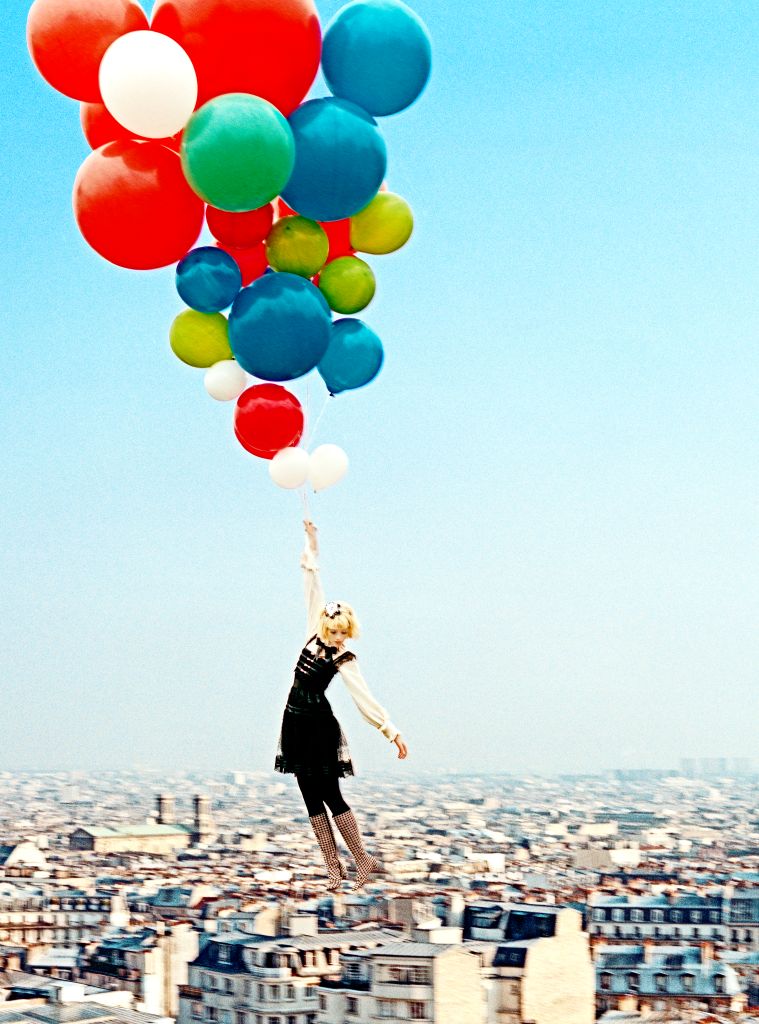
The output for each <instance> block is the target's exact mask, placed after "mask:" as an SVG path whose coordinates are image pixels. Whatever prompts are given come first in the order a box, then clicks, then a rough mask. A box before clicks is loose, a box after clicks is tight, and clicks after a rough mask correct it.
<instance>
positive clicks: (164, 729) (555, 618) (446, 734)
mask: <svg viewBox="0 0 759 1024" xmlns="http://www.w3.org/2000/svg"><path fill="white" fill-rule="evenodd" d="M318 6H319V10H320V14H321V17H322V22H323V23H326V21H327V20H328V19H329V17H330V16H331V14H332V13H333V12H334V11H335V10H336V9H337V8H338V7H339V6H341V3H340V2H339V0H323V2H320V3H319V5H318ZM414 6H415V8H416V9H417V10H418V11H419V13H420V15H421V16H422V17H423V18H424V19H425V21H426V22H427V24H428V26H429V28H430V32H431V35H432V38H433V47H434V64H433V76H432V79H431V82H430V85H429V88H428V90H427V92H426V93H425V94H424V96H423V97H422V99H421V100H420V101H419V103H417V104H416V105H415V106H413V107H412V108H411V109H410V110H409V111H407V112H406V113H405V114H404V115H403V116H402V117H399V118H388V119H385V120H383V122H382V129H383V131H384V133H385V135H386V137H387V139H388V144H389V150H390V152H391V154H392V159H391V164H390V167H389V170H388V181H389V184H390V187H392V188H393V189H396V190H397V191H398V192H400V193H401V194H403V195H404V196H405V197H406V198H407V199H408V200H409V202H410V203H411V205H412V207H413V209H414V211H415V214H416V228H415V234H414V236H413V237H412V239H411V242H410V243H409V245H408V247H407V248H406V249H404V250H402V251H401V252H399V253H398V254H396V255H394V256H391V257H388V258H386V259H382V260H377V261H376V263H375V270H376V272H377V277H378V295H377V298H376V300H375V302H374V303H373V304H372V305H371V306H370V307H369V308H368V309H367V311H366V314H365V319H366V321H367V322H368V323H369V324H370V325H371V326H372V327H374V328H375V329H376V330H377V331H378V333H379V334H380V335H381V336H382V338H383V341H384V344H385V349H386V354H387V359H386V364H385V367H384V368H383V371H382V373H381V375H380V376H379V377H378V378H377V380H376V381H375V382H373V384H372V385H370V386H369V387H367V388H366V389H364V390H362V391H361V392H360V394H356V395H344V396H338V397H337V398H335V399H331V400H330V401H329V405H328V407H327V409H326V412H325V415H324V418H323V419H322V420H321V423H320V425H319V429H318V434H317V440H318V442H327V441H332V442H335V443H338V444H341V445H342V446H343V447H344V448H345V449H346V450H347V452H348V454H349V456H350V457H351V471H350V473H349V474H348V476H347V477H346V479H345V480H344V481H342V482H341V483H340V484H339V485H338V487H336V488H335V489H334V490H333V491H329V492H327V493H325V494H323V495H317V496H315V497H314V498H312V500H311V506H310V509H311V513H312V515H313V517H314V518H315V520H316V521H317V524H318V525H319V527H320V533H321V546H322V562H323V575H324V582H325V588H326V591H327V595H328V598H330V599H332V598H335V599H339V598H345V599H347V600H350V601H351V603H352V604H353V605H354V606H355V607H356V609H357V611H358V614H359V618H360V619H361V621H362V624H363V626H364V636H363V637H362V638H361V640H360V641H359V643H358V645H357V647H356V650H357V652H358V654H359V658H360V661H361V664H362V668H363V671H364V673H365V676H366V679H367V681H368V683H369V686H370V687H371V689H372V692H373V693H374V694H375V695H376V697H377V698H378V699H379V700H380V701H381V703H382V704H383V705H384V706H385V707H386V708H387V709H388V711H389V714H390V716H391V717H392V719H393V721H394V722H395V723H396V725H397V726H398V728H399V729H400V730H401V735H402V736H403V738H404V740H405V741H406V742H407V744H408V746H409V757H408V759H407V760H406V761H405V762H403V763H401V762H399V761H397V760H396V759H395V756H394V755H395V750H394V748H393V747H392V746H389V745H387V744H386V743H385V742H384V741H383V740H382V739H381V738H380V737H377V736H376V735H374V733H373V731H372V730H371V729H369V728H368V727H367V726H366V723H364V722H363V720H362V719H361V718H360V716H359V715H358V713H357V711H356V709H355V707H354V706H353V704H352V702H351V701H350V698H349V696H348V694H347V693H346V692H345V691H344V690H343V689H341V688H340V683H339V680H338V681H336V682H335V683H333V684H332V686H331V688H330V691H329V696H330V699H331V700H332V702H333V705H334V707H335V711H336V714H337V716H338V718H340V720H341V722H342V723H343V724H344V726H345V730H346V733H347V735H348V738H349V741H350V746H351V752H352V754H353V756H354V761H355V763H356V768H357V773H358V776H359V780H360V776H361V775H362V774H363V773H370V772H379V771H381V772H388V773H393V774H394V776H395V777H396V778H397V779H398V780H399V781H400V780H403V779H404V778H406V777H408V776H407V773H409V772H412V771H414V772H415V771H422V772H424V771H429V772H435V771H449V770H450V771H455V772H458V773H471V772H477V771H481V772H483V773H488V772H491V771H509V772H522V771H550V772H553V773H561V772H568V771H592V770H593V769H594V768H596V767H598V766H601V767H602V768H604V769H607V768H608V769H613V768H635V767H639V766H646V765H650V766H656V767H663V768H667V767H669V766H672V765H676V764H677V763H678V762H679V759H680V758H688V757H701V756H715V757H721V756H727V757H750V756H751V755H752V754H753V753H754V750H755V746H756V724H755V723H756V720H757V710H759V709H758V708H757V698H756V666H757V665H759V631H757V630H756V608H757V607H759V573H757V571H756V568H757V564H759V561H758V556H759V521H758V520H757V516H756V508H757V495H758V494H759V458H757V456H759V427H758V426H757V425H758V424H759V415H757V413H759V402H758V400H757V394H759V389H758V388H757V381H758V380H759V349H758V348H757V346H756V342H755V339H756V336H757V327H758V326H759V323H758V310H757V303H756V282H755V276H756V275H755V272H754V267H755V259H756V257H755V250H756V233H757V232H756V225H757V224H759V162H757V160H756V156H755V153H756V145H755V136H756V135H757V132H759V123H758V122H757V114H756V111H757V110H759V74H757V70H756V62H755V59H754V54H755V51H756V45H757V44H759V16H758V15H757V14H756V12H754V11H752V10H747V9H741V8H739V7H735V6H728V5H721V6H719V13H718V12H717V10H716V9H715V6H714V5H713V4H711V3H708V2H707V0H697V2H695V3H693V4H689V5H687V8H686V7H684V6H683V7H681V8H678V7H677V5H676V6H675V7H674V8H671V9H663V8H661V5H657V4H655V3H653V2H646V3H642V4H622V5H617V6H616V7H615V8H614V9H610V8H607V7H605V5H603V4H601V3H597V2H593V3H590V4H586V3H580V2H570V3H567V4H564V5H562V6H561V9H556V6H555V5H552V4H550V3H548V2H547V0H543V2H537V3H534V4H530V5H527V4H515V5H509V6H508V7H507V8H506V9H499V11H498V14H497V17H494V15H493V7H492V5H489V4H487V3H485V2H484V0H477V2H476V3H474V4H473V5H470V7H469V8H467V11H466V15H465V16H462V11H461V8H459V7H454V6H452V5H447V4H442V5H441V4H435V3H433V2H432V0H419V2H418V3H415V4H414ZM28 7H29V4H28V2H26V0H10V2H9V3H8V5H7V17H6V23H5V25H4V27H3V34H2V47H3V56H4V60H3V61H2V66H1V67H0V74H1V75H2V89H3V93H4V95H6V96H8V97H13V103H12V104H10V103H9V104H7V106H6V109H5V111H4V114H3V117H4V124H5V125H6V126H7V142H8V144H7V145H6V146H4V147H3V152H2V154H0V161H2V164H1V166H2V171H3V180H4V182H5V183H6V188H5V190H4V194H3V198H2V200H0V202H2V205H3V217H2V230H3V231H4V241H5V244H4V246H3V250H2V256H0V259H2V265H3V274H4V282H5V286H6V315H5V323H6V331H5V332H4V333H5V345H4V370H3V374H2V375H1V376H0V432H1V433H2V436H3V439H4V441H3V447H2V449H1V451H0V476H1V477H2V481H3V484H2V495H1V499H0V500H1V501H2V507H3V520H4V530H3V536H2V539H1V540H0V573H1V574H2V578H3V586H2V588H1V596H0V675H1V677H2V683H0V692H2V696H3V708H4V710H5V712H6V714H5V716H4V719H5V723H6V728H5V729H4V730H3V745H2V750H0V771H4V770H17V769H21V768H22V767H40V768H41V769H42V770H45V769H48V768H51V767H52V766H56V767H57V768H59V769H60V770H65V769H66V768H67V767H68V768H71V767H74V768H82V769H106V768H108V767H109V766H122V765H127V764H134V763H142V764H149V765H155V767H156V770H164V771H165V770H169V769H171V768H172V767H174V766H176V767H180V766H188V767H189V766H196V767H197V768H198V769H199V770H201V771H202V770H206V769H208V768H210V767H212V766H215V765H218V764H219V763H220V762H223V763H225V764H227V763H229V765H230V768H239V769H241V770H246V771H251V770H266V769H268V768H271V767H272V766H273V759H274V752H275V747H276V738H277V733H278V730H279V725H280V721H281V715H282V708H283V705H284V700H285V698H286V694H287V689H288V686H289V684H290V679H291V674H292V668H293V665H294V662H295V659H296V657H297V653H298V650H299V647H300V645H301V643H302V640H303V631H304V628H305V626H304V611H303V608H302V600H301V581H300V578H299V567H298V559H299V554H300V548H301V543H302V537H301V530H302V528H301V523H300V520H301V518H302V507H301V504H300V499H299V497H298V496H297V495H292V494H286V493H284V492H282V491H279V490H277V489H276V488H275V487H274V486H273V484H271V482H270V480H269V478H268V474H267V472H266V467H265V466H264V465H262V464H260V463H258V462H257V461H256V460H255V459H253V458H251V457H250V456H248V455H247V454H246V453H244V452H243V451H242V449H241V448H240V447H239V445H237V442H236V441H235V439H234V437H233V435H232V429H231V423H230V419H231V410H230V408H229V407H228V406H223V405H221V404H214V403H213V402H212V401H211V400H210V399H209V398H208V397H207V396H206V395H205V392H204V391H203V387H202V379H201V378H202V374H198V373H197V372H194V371H192V370H190V368H188V367H186V366H184V365H182V364H179V363H178V362H177V360H176V359H174V357H173V356H172V353H171V351H170V350H169V346H168V340H167V338H168V328H169V325H170V323H171V321H172V319H173V317H174V315H175V313H176V312H177V311H178V310H179V308H180V304H179V302H178V300H177V298H176V295H175V293H174V284H173V277H172V274H173V272H172V270H170V269H169V270H166V271H163V272H158V273H156V274H150V275H139V274H136V273H130V272H126V271H121V270H119V269H117V268H115V267H113V266H110V265H108V264H106V263H105V262H103V261H101V260H100V259H99V258H98V257H96V256H95V254H94V253H93V252H91V251H90V250H88V249H87V247H86V245H85V244H84V242H83V241H82V240H81V239H80V238H79V235H78V232H77V229H76V226H75V224H74V221H73V217H72V215H71V209H70V192H71V185H72V182H73V179H74V176H75V174H76V170H77V168H78V166H79V165H80V163H81V162H82V160H83V159H84V158H85V156H86V155H87V152H88V149H87V146H86V144H85V142H84V140H83V139H82V138H81V134H80V131H79V125H78V110H77V105H76V104H75V103H74V102H72V101H69V100H66V99H65V98H64V97H62V96H60V95H58V94H56V93H54V92H53V91H52V90H51V89H50V88H49V87H48V86H47V85H46V84H45V83H44V82H43V81H42V80H41V79H40V78H39V76H38V75H37V73H36V72H35V70H34V68H33V67H32V64H31V61H30V60H29V58H28V55H27V53H26V49H25V44H24V24H25V19H26V14H27V11H28ZM317 91H318V89H317ZM307 387H308V395H309V399H310V402H311V407H312V409H313V410H314V412H315V413H318V410H319V408H320V407H321V404H322V398H323V395H324V391H323V389H321V390H320V387H321V382H320V380H319V379H318V377H316V376H315V375H311V376H310V377H309V378H308V382H306V381H297V382H295V386H294V390H296V391H297V392H298V393H299V394H300V395H301V396H302V397H303V398H305V396H306V393H307V392H306V388H307ZM272 770H273V768H272ZM350 785H351V784H350V783H349V784H348V787H347V788H348V789H349V788H350Z"/></svg>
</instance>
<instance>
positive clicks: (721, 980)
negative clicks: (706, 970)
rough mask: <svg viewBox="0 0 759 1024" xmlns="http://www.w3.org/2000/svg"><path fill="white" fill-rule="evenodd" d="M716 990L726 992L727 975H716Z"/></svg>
mask: <svg viewBox="0 0 759 1024" xmlns="http://www.w3.org/2000/svg"><path fill="white" fill-rule="evenodd" d="M714 991H715V992H724V991H725V975H724V974H715V975H714Z"/></svg>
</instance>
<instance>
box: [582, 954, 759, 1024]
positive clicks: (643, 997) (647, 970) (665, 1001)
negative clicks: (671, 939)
mask: <svg viewBox="0 0 759 1024" xmlns="http://www.w3.org/2000/svg"><path fill="white" fill-rule="evenodd" d="M596 995H597V1005H598V1011H599V1013H604V1012H606V1011H608V1010H629V1011H650V1010H654V1011H659V1010H679V1009H684V1008H699V1007H705V1008H708V1009H709V1010H710V1011H714V1012H722V1013H724V1012H730V1013H737V1012H741V1011H743V1010H745V1008H746V1006H747V1004H748V998H747V996H746V995H745V994H744V993H743V992H742V991H741V984H740V979H739V977H738V974H737V973H736V971H735V970H734V969H733V968H732V967H731V966H730V965H729V964H726V963H723V962H722V961H720V960H715V959H714V955H713V947H712V946H711V944H710V943H708V942H704V943H702V944H701V946H700V947H687V946H686V947H683V946H671V947H667V946H654V944H653V942H651V941H648V942H646V943H644V944H643V945H641V946H610V947H608V948H604V949H601V950H599V951H598V955H597V958H596Z"/></svg>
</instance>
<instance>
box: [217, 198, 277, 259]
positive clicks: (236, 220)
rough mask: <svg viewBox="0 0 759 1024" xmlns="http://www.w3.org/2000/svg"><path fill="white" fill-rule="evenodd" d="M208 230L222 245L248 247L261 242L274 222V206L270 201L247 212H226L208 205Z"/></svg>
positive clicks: (237, 247) (239, 247)
mask: <svg viewBox="0 0 759 1024" xmlns="http://www.w3.org/2000/svg"><path fill="white" fill-rule="evenodd" d="M206 222H207V223H208V230H209V231H210V232H211V234H212V235H213V237H214V238H216V239H218V240H219V241H220V242H221V243H222V245H224V246H228V245H231V246H233V247H234V248H235V249H250V248H251V246H254V245H258V243H259V242H263V240H264V239H265V238H266V236H267V235H268V234H269V232H270V231H271V226H272V224H273V223H274V207H273V206H272V204H271V203H267V204H266V206H262V207H260V209H258V210H251V211H250V212H249V213H227V212H226V211H225V210H217V209H216V208H215V207H213V206H209V207H208V209H207V210H206Z"/></svg>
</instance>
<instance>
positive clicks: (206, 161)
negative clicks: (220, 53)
mask: <svg viewBox="0 0 759 1024" xmlns="http://www.w3.org/2000/svg"><path fill="white" fill-rule="evenodd" d="M181 155H182V167H183V168H184V172H185V175H186V177H187V180H188V181H189V183H190V185H192V187H193V189H194V190H195V191H196V192H197V194H198V195H199V196H200V197H201V198H202V199H205V201H206V202H207V203H210V204H211V206H216V207H217V208H218V209H220V210H226V211H228V212H231V213H239V212H241V211H244V210H257V209H258V207H259V206H263V205H264V203H268V202H269V201H270V200H271V199H274V197H275V196H276V195H278V194H279V193H280V192H281V191H282V189H283V188H284V186H285V185H286V184H287V181H288V179H289V177H290V172H291V171H292V169H293V162H294V159H295V147H294V143H293V136H292V132H291V131H290V126H289V125H288V123H287V121H286V120H285V119H284V117H282V115H281V114H280V112H279V111H278V110H277V109H276V107H273V106H272V105H271V103H267V101H266V100H262V99H259V97H258V96H245V95H243V94H242V93H232V94H230V95H229V96H220V97H219V98H218V99H215V100H211V101H210V102H209V103H206V104H205V106H203V107H201V108H200V110H198V111H196V112H195V113H194V114H193V116H192V117H191V118H190V121H189V123H188V124H187V127H186V128H185V131H184V136H183V138H182V150H181ZM364 205H366V204H364Z"/></svg>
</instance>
